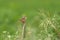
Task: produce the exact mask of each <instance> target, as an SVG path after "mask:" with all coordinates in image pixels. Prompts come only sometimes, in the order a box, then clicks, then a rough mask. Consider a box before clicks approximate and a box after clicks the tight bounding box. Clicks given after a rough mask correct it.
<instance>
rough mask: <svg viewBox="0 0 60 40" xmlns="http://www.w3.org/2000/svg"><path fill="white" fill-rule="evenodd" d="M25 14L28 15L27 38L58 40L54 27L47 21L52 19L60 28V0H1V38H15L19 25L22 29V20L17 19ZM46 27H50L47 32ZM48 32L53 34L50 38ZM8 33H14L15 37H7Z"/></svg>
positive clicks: (0, 39)
mask: <svg viewBox="0 0 60 40" xmlns="http://www.w3.org/2000/svg"><path fill="white" fill-rule="evenodd" d="M23 15H26V16H27V22H26V33H28V34H27V35H26V40H48V39H49V40H58V39H55V38H57V37H56V36H55V32H53V31H54V29H53V28H52V27H51V25H47V23H48V21H49V20H48V19H51V21H52V22H53V24H54V25H55V26H56V27H57V28H58V30H59V28H60V0H0V40H14V37H15V33H16V31H18V27H17V26H19V27H20V31H21V30H22V29H21V28H22V27H21V25H22V24H21V22H20V23H19V22H18V23H17V21H18V20H19V19H20V18H21V17H22V16H23ZM47 20H48V21H47ZM46 22H47V23H46ZM41 24H42V26H41ZM48 24H49V23H48ZM44 25H45V26H44ZM46 27H48V28H47V32H45V29H46ZM4 32H5V33H6V32H7V33H6V34H5V33H4ZM29 32H31V34H29ZM41 32H42V33H41ZM48 34H52V35H53V36H52V37H50V38H48V37H47V35H48ZM7 35H14V37H11V39H7V38H8V37H7ZM39 35H41V37H40V36H39ZM50 36H51V35H50ZM4 38H5V39H4Z"/></svg>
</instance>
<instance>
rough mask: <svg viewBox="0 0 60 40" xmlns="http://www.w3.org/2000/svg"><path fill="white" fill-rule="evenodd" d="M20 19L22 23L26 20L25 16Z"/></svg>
mask: <svg viewBox="0 0 60 40" xmlns="http://www.w3.org/2000/svg"><path fill="white" fill-rule="evenodd" d="M20 21H21V22H22V23H23V24H24V23H25V22H26V16H24V17H22V19H21V20H20Z"/></svg>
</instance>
